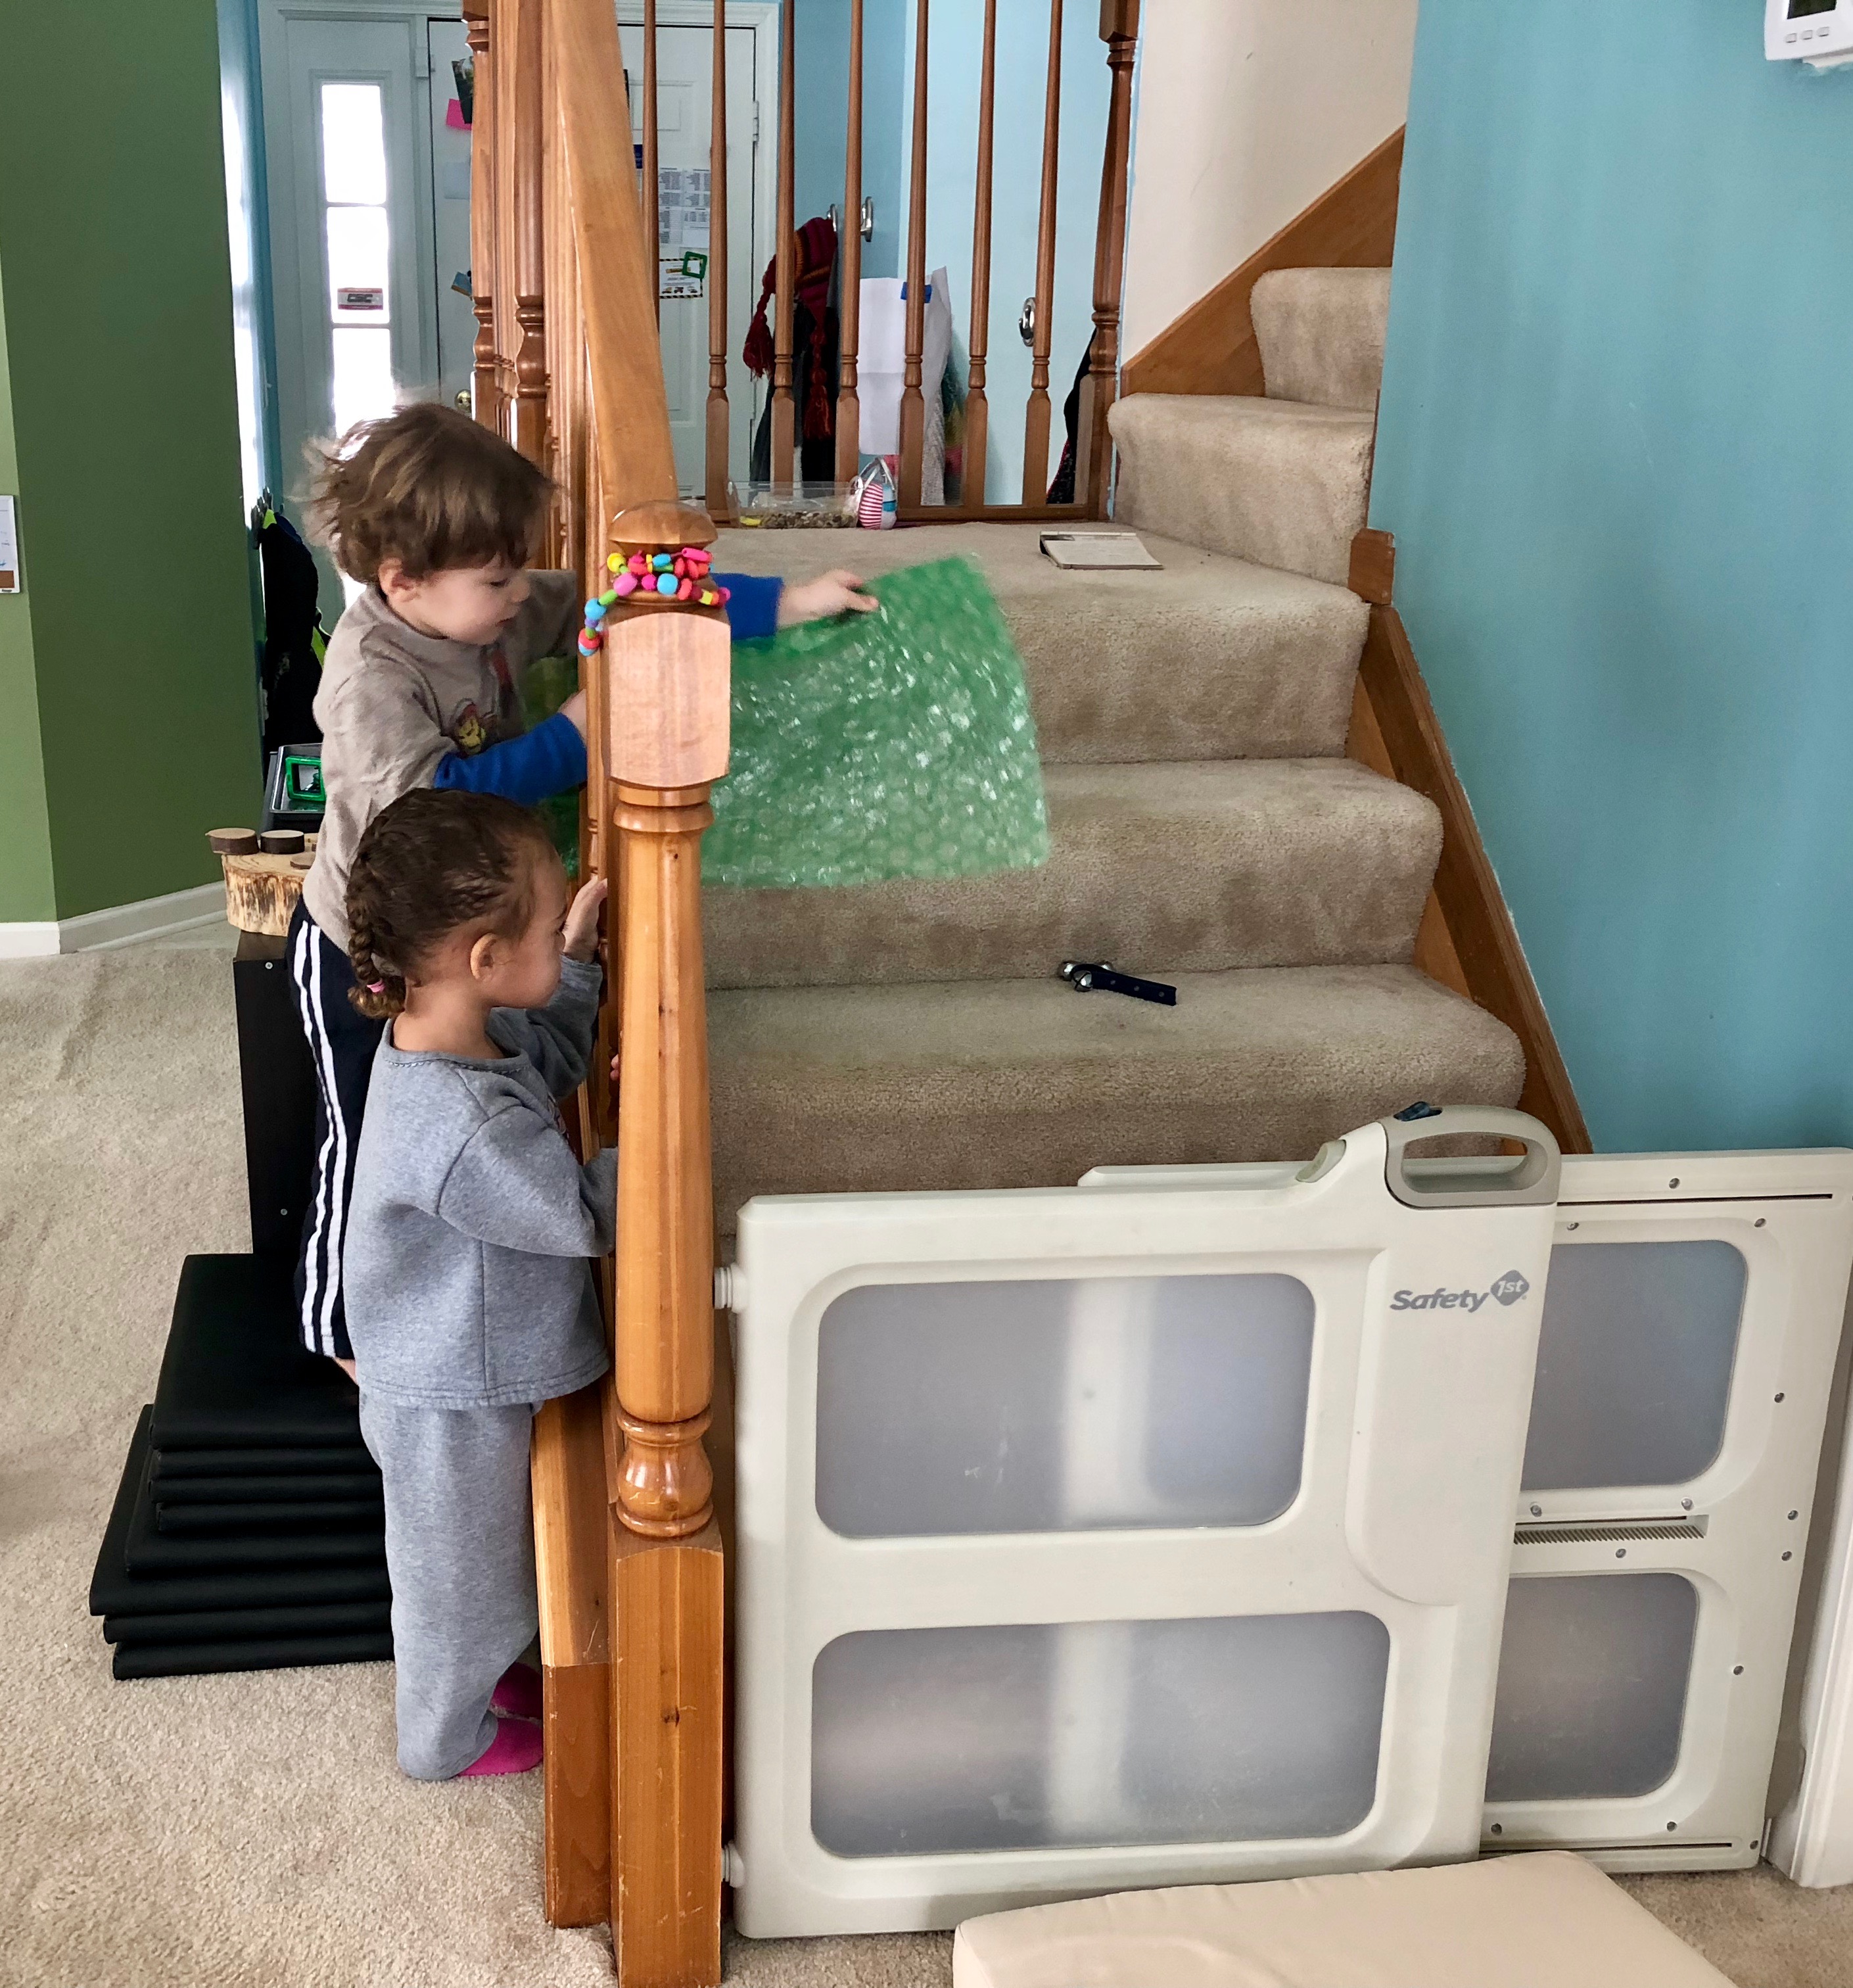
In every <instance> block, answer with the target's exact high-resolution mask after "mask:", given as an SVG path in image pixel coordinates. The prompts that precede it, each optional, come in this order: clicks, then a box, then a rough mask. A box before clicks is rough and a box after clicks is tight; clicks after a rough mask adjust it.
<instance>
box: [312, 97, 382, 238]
mask: <svg viewBox="0 0 1853 1988" xmlns="http://www.w3.org/2000/svg"><path fill="white" fill-rule="evenodd" d="M322 198H323V199H324V200H326V201H330V202H331V203H346V202H350V201H351V202H353V203H356V204H357V205H360V206H363V207H379V206H381V205H384V202H385V199H386V121H385V116H384V110H383V107H382V105H381V102H380V86H379V85H378V84H377V83H323V86H322Z"/></svg>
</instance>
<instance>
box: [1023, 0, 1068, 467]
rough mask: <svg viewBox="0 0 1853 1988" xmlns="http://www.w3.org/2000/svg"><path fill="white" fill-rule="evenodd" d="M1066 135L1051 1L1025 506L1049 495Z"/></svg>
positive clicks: (1057, 14) (1057, 21)
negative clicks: (1060, 170) (1059, 202)
mask: <svg viewBox="0 0 1853 1988" xmlns="http://www.w3.org/2000/svg"><path fill="white" fill-rule="evenodd" d="M1061 136H1062V0H1049V77H1048V82H1047V85H1046V86H1045V88H1044V90H1043V182H1042V201H1041V205H1040V208H1039V210H1038V211H1037V215H1036V322H1035V323H1034V325H1033V326H1032V327H1031V333H1030V335H1031V338H1032V340H1033V343H1032V344H1031V347H1030V405H1029V407H1028V410H1027V411H1026V414H1025V415H1024V418H1023V502H1025V503H1026V504H1040V503H1041V502H1043V500H1044V499H1046V498H1047V495H1048V493H1049V421H1050V403H1049V348H1050V339H1051V336H1052V334H1053V330H1054V326H1053V324H1052V323H1051V322H1050V320H1051V319H1052V318H1053V316H1054V313H1055V221H1056V188H1057V166H1058V164H1059V163H1060V153H1061Z"/></svg>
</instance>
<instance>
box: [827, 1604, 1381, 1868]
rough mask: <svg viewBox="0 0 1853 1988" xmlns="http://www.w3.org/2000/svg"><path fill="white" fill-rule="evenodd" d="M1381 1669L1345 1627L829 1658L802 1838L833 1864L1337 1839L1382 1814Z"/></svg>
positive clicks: (1010, 1630)
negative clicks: (808, 1836)
mask: <svg viewBox="0 0 1853 1988" xmlns="http://www.w3.org/2000/svg"><path fill="white" fill-rule="evenodd" d="M1389 1655H1390V1638H1389V1631H1388V1630H1387V1629H1386V1628H1385V1627H1384V1625H1383V1624H1382V1623H1381V1622H1380V1621H1378V1619H1377V1618H1376V1617H1375V1616H1374V1615H1367V1614H1362V1613H1360V1612H1358V1611H1344V1612H1342V1613H1334V1614H1314V1615H1249V1616H1235V1617H1212V1618H1203V1619H1196V1620H1191V1621H1162V1622H1064V1623H1055V1624H1036V1625H1008V1626H1003V1627H998V1626H992V1627H988V1628H950V1629H888V1630H869V1631H861V1632H860V1633H858V1634H857V1635H849V1636H840V1637H839V1638H837V1640H836V1641H834V1642H833V1643H831V1644H830V1645H827V1647H826V1648H824V1649H823V1652H821V1653H820V1655H819V1656H818V1658H817V1664H816V1666H815V1668H814V1669H813V1673H812V1727H811V1827H812V1829H813V1831H814V1832H815V1833H816V1835H817V1841H819V1842H820V1844H823V1847H824V1848H826V1849H827V1850H830V1851H834V1852H835V1853H836V1854H837V1855H839V1856H842V1857H885V1856H899V1855H908V1854H913V1855H925V1854H929V1853H934V1852H947V1851H977V1850H1018V1849H1027V1848H1039V1847H1042V1846H1046V1845H1049V1844H1135V1843H1224V1842H1253V1841H1277V1840H1280V1839H1283V1838H1286V1839H1292V1838H1303V1837H1333V1836H1340V1835H1342V1834H1344V1833H1345V1832H1346V1831H1347V1830H1350V1829H1352V1828H1354V1827H1356V1826H1357V1825H1358V1824H1359V1823H1361V1822H1362V1821H1363V1820H1364V1817H1366V1816H1367V1815H1368V1814H1369V1813H1370V1811H1371V1806H1372V1804H1374V1802H1375V1800H1376V1795H1377V1758H1378V1742H1379V1739H1380V1736H1381V1730H1382V1726H1383V1699H1384V1680H1385V1675H1386V1672H1387V1671H1388V1664H1389Z"/></svg>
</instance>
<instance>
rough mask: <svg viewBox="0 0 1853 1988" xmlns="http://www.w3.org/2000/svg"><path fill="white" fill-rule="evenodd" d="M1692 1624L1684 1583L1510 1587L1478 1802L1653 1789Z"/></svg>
mask: <svg viewBox="0 0 1853 1988" xmlns="http://www.w3.org/2000/svg"><path fill="white" fill-rule="evenodd" d="M1551 1275H1552V1276H1556V1275H1557V1273H1556V1271H1555V1270H1553V1271H1552V1272H1551ZM1698 1621H1699V1593H1698V1590H1697V1589H1696V1588H1695V1587H1693V1586H1692V1583H1691V1582H1690V1581H1688V1580H1687V1579H1686V1577H1685V1576H1684V1575H1683V1574H1563V1575H1557V1576H1547V1575H1534V1576H1532V1577H1529V1578H1526V1577H1520V1578H1519V1579H1517V1580H1514V1581H1513V1583H1512V1584H1511V1586H1510V1588H1509V1589H1508V1590H1507V1591H1506V1635H1505V1641H1504V1642H1503V1644H1502V1645H1501V1646H1500V1660H1499V1690H1498V1695H1497V1696H1496V1699H1495V1701H1494V1704H1493V1754H1492V1758H1491V1760H1490V1763H1489V1764H1488V1766H1487V1769H1486V1799H1487V1800H1489V1801H1579V1800H1580V1801H1593V1800H1605V1799H1613V1798H1616V1797H1625V1796H1629V1795H1645V1794H1652V1792H1653V1790H1655V1788H1657V1787H1662V1786H1663V1785H1664V1784H1665V1782H1666V1781H1667V1780H1669V1778H1670V1777H1671V1776H1672V1771H1673V1770H1674V1768H1675V1767H1677V1766H1678V1765H1679V1736H1680V1733H1681V1731H1682V1729H1683V1727H1684V1726H1685V1723H1686V1682H1687V1680H1688V1679H1689V1677H1690V1675H1691V1673H1692V1638H1693V1636H1694V1635H1695V1633H1696V1630H1697V1628H1698Z"/></svg>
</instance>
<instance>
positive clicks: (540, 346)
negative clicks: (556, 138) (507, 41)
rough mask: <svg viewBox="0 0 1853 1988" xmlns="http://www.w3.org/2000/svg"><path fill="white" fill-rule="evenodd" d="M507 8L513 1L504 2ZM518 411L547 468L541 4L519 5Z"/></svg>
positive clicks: (519, 437) (527, 445)
mask: <svg viewBox="0 0 1853 1988" xmlns="http://www.w3.org/2000/svg"><path fill="white" fill-rule="evenodd" d="M502 4H503V5H507V4H508V0H502ZM513 11H514V15H515V21H514V26H515V39H514V59H515V76H514V83H515V88H514V103H515V128H514V130H513V131H512V133H511V134H509V135H510V137H511V138H512V144H511V146H510V147H509V150H510V151H511V153H512V156H513V158H514V162H515V180H514V191H515V322H516V326H517V327H518V329H519V334H520V336H519V343H517V345H516V349H515V408H514V421H513V433H512V435H511V437H510V439H511V440H512V441H513V443H514V445H515V446H516V448H518V449H519V450H520V451H521V452H522V455H525V456H526V458H528V460H529V462H533V463H537V464H539V466H540V467H541V468H543V469H544V468H546V465H547V337H546V265H545V261H544V259H543V253H542V245H543V235H542V218H541V205H542V201H543V199H544V198H545V194H546V188H545V186H544V184H543V179H542V174H541V65H542V56H541V50H542V48H543V35H542V23H541V18H540V0H515V4H514V10H513Z"/></svg>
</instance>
